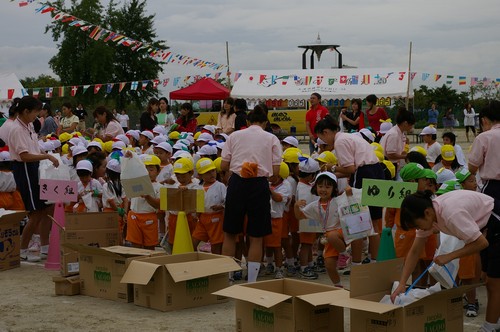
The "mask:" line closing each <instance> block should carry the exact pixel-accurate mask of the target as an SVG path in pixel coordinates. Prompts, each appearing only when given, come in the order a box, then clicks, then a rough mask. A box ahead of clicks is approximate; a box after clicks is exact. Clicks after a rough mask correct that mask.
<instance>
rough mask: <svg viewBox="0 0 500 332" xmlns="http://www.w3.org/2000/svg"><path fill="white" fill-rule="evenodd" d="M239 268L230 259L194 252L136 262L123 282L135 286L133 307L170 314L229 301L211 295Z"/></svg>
mask: <svg viewBox="0 0 500 332" xmlns="http://www.w3.org/2000/svg"><path fill="white" fill-rule="evenodd" d="M240 269H241V267H240V265H239V264H237V263H236V262H235V261H234V260H233V259H232V258H230V257H226V256H219V255H213V254H208V253H201V252H193V253H186V254H177V255H172V256H160V257H150V258H140V259H134V260H133V261H131V262H130V265H129V267H128V269H127V271H126V272H125V275H124V276H123V278H122V280H121V282H122V283H130V284H134V304H136V305H138V306H142V307H147V308H152V309H157V310H161V311H171V310H178V309H184V308H191V307H199V306H204V305H208V304H215V303H222V302H226V301H227V298H226V297H223V296H216V295H212V293H213V292H216V291H218V290H220V289H223V288H226V287H227V286H229V275H228V272H231V271H237V270H240Z"/></svg>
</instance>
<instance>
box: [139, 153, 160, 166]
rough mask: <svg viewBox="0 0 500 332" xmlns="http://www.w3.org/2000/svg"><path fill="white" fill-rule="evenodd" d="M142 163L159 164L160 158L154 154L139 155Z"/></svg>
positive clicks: (147, 164) (148, 164)
mask: <svg viewBox="0 0 500 332" xmlns="http://www.w3.org/2000/svg"><path fill="white" fill-rule="evenodd" d="M141 159H142V163H143V164H144V165H146V166H160V165H161V160H160V158H158V157H157V156H155V155H154V154H146V155H143V156H142V157H141Z"/></svg>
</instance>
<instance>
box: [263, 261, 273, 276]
mask: <svg viewBox="0 0 500 332" xmlns="http://www.w3.org/2000/svg"><path fill="white" fill-rule="evenodd" d="M265 271H266V275H271V274H273V273H274V265H273V264H267V265H266V270H265Z"/></svg>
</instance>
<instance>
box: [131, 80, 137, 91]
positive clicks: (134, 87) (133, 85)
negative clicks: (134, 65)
mask: <svg viewBox="0 0 500 332" xmlns="http://www.w3.org/2000/svg"><path fill="white" fill-rule="evenodd" d="M138 85H139V82H138V81H133V82H132V83H130V90H133V91H135V90H137V86H138Z"/></svg>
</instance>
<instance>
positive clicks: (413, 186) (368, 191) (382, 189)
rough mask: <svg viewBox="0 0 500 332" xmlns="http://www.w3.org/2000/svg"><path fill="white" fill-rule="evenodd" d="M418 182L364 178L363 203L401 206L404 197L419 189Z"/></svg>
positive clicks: (393, 206)
mask: <svg viewBox="0 0 500 332" xmlns="http://www.w3.org/2000/svg"><path fill="white" fill-rule="evenodd" d="M417 187H418V184H417V183H416V182H397V181H391V180H373V179H363V188H362V189H363V193H362V196H361V204H363V205H366V206H381V207H392V208H400V207H401V203H402V202H403V199H404V198H405V197H406V196H408V195H409V194H411V193H414V192H416V191H417Z"/></svg>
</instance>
